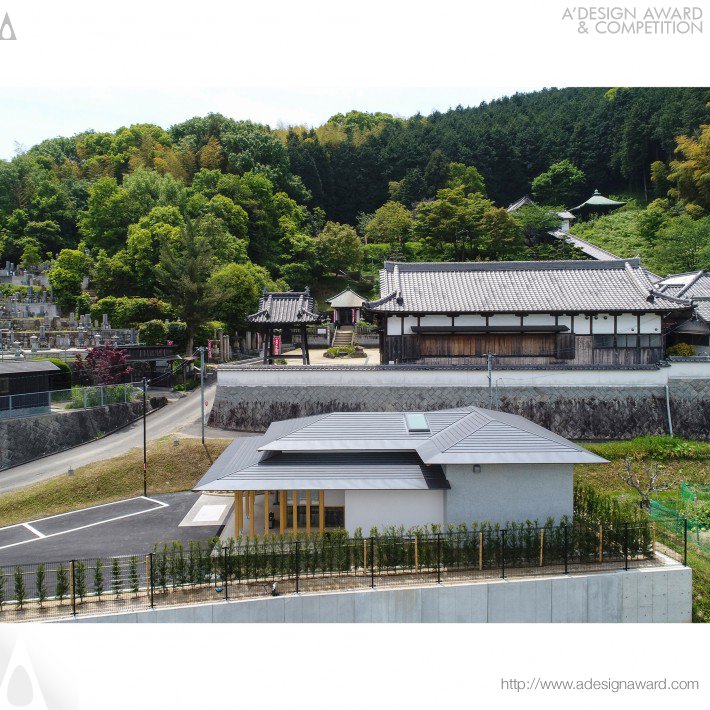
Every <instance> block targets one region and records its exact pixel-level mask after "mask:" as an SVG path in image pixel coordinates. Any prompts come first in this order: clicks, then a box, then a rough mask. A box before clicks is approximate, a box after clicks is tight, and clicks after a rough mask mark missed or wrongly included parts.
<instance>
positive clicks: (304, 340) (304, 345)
mask: <svg viewBox="0 0 710 710" xmlns="http://www.w3.org/2000/svg"><path fill="white" fill-rule="evenodd" d="M301 359H302V360H303V364H304V365H308V364H309V360H308V335H306V326H305V325H302V326H301Z"/></svg>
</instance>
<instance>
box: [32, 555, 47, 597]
mask: <svg viewBox="0 0 710 710" xmlns="http://www.w3.org/2000/svg"><path fill="white" fill-rule="evenodd" d="M35 590H36V592H37V601H38V602H39V605H40V606H42V605H43V604H44V602H45V601H46V599H47V575H46V573H45V571H44V564H43V563H42V562H40V563H39V564H38V565H37V569H36V570H35Z"/></svg>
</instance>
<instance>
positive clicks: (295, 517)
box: [293, 491, 298, 533]
mask: <svg viewBox="0 0 710 710" xmlns="http://www.w3.org/2000/svg"><path fill="white" fill-rule="evenodd" d="M293 532H294V533H297V532H298V491H293Z"/></svg>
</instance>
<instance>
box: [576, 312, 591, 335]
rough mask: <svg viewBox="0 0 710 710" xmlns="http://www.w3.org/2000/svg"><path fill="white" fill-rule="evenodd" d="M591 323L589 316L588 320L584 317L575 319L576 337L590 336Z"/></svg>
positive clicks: (579, 316)
mask: <svg viewBox="0 0 710 710" xmlns="http://www.w3.org/2000/svg"><path fill="white" fill-rule="evenodd" d="M590 322H591V319H590V318H589V316H587V317H586V318H585V317H584V316H583V315H578V316H575V317H574V334H575V335H590V330H589V328H590Z"/></svg>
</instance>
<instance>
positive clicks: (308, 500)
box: [306, 491, 311, 535]
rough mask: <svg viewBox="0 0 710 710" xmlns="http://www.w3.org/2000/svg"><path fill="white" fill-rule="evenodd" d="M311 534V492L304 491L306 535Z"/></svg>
mask: <svg viewBox="0 0 710 710" xmlns="http://www.w3.org/2000/svg"><path fill="white" fill-rule="evenodd" d="M310 534H311V492H310V491H306V535H310Z"/></svg>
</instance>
